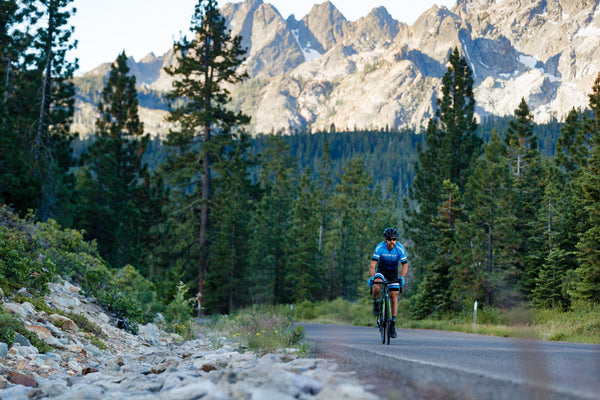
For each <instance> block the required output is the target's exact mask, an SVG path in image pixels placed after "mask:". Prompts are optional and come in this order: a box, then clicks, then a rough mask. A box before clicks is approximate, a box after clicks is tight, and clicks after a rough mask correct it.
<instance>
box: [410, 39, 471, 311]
mask: <svg viewBox="0 0 600 400" xmlns="http://www.w3.org/2000/svg"><path fill="white" fill-rule="evenodd" d="M471 75H472V71H471V69H470V68H469V66H468V65H467V62H466V60H465V58H464V57H461V56H460V54H459V53H458V49H456V48H455V49H454V51H453V53H452V54H451V55H450V57H449V66H448V70H447V71H446V73H445V74H444V77H443V79H442V84H443V86H442V98H441V99H438V109H437V110H436V114H435V117H434V118H432V119H431V120H430V121H429V124H428V126H427V131H426V148H425V149H423V148H421V147H419V149H418V154H419V160H418V163H417V165H416V166H415V181H414V183H413V185H412V186H411V188H410V190H409V198H410V199H411V200H413V201H414V202H416V203H417V204H418V207H417V208H415V209H409V210H407V211H406V212H407V218H405V220H404V227H405V231H406V234H407V235H408V236H409V237H410V239H411V242H412V243H413V246H412V249H413V250H414V255H415V258H413V260H415V261H414V262H413V267H415V268H417V271H418V272H419V273H424V274H426V275H427V274H428V271H430V273H429V274H428V275H427V277H422V276H419V275H417V281H420V279H421V278H423V279H425V280H424V281H425V282H426V284H425V285H424V286H423V288H419V289H418V290H419V295H417V296H416V297H415V303H414V304H415V310H414V313H415V315H419V316H425V315H427V314H428V313H430V312H432V311H433V310H437V309H439V308H440V307H441V308H443V309H446V310H447V309H448V307H449V306H450V304H449V302H448V301H447V299H446V297H447V296H448V295H449V293H448V291H449V290H450V286H449V285H450V280H449V273H450V269H451V268H452V265H453V264H454V262H453V260H452V259H451V258H450V259H447V260H446V261H445V262H444V263H442V264H438V263H437V261H439V260H440V257H441V255H440V251H441V250H440V249H441V248H444V249H446V250H445V251H449V248H450V243H449V242H451V241H452V240H453V239H452V238H450V237H448V235H450V236H452V235H454V228H452V229H450V230H449V231H447V230H445V228H444V229H443V228H442V225H441V224H440V221H439V220H438V218H439V217H438V215H439V212H440V201H443V202H445V201H447V198H446V197H445V194H444V193H445V192H446V193H448V191H450V192H453V191H455V190H456V191H457V195H458V196H459V197H460V196H461V195H462V193H463V192H464V190H465V186H466V183H467V181H468V179H469V177H470V175H471V173H472V168H473V163H474V160H475V159H476V158H477V157H478V156H479V154H480V153H481V145H482V140H481V139H480V138H479V136H477V122H476V120H475V116H474V108H475V99H474V97H473V78H472V76H471ZM451 184H454V185H456V186H455V187H453V188H452V190H450V187H449V186H448V185H451ZM404 207H405V208H408V207H409V203H408V201H405V202H404ZM434 260H436V261H434ZM432 263H433V264H432ZM422 267H424V268H423V269H421V268H422ZM434 271H435V272H434ZM431 290H435V292H431ZM431 298H433V299H435V300H431ZM431 301H433V303H431Z"/></svg>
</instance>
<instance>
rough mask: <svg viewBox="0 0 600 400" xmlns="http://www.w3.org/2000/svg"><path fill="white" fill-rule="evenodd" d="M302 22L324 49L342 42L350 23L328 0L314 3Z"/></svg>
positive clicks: (349, 29)
mask: <svg viewBox="0 0 600 400" xmlns="http://www.w3.org/2000/svg"><path fill="white" fill-rule="evenodd" d="M302 22H303V23H304V24H305V26H306V27H307V28H308V30H310V31H311V32H312V33H313V35H314V37H315V38H316V39H317V40H318V42H319V44H320V45H321V46H322V47H323V49H325V51H327V50H329V49H331V48H332V47H333V46H335V45H336V44H337V43H339V42H342V41H343V39H344V36H346V35H348V34H349V33H350V31H351V25H350V23H349V22H348V21H347V20H346V18H345V17H344V16H343V15H342V13H341V12H340V11H339V10H338V9H337V8H336V7H335V6H334V5H333V3H331V2H330V1H326V2H324V3H321V4H315V5H314V6H313V7H312V9H311V10H310V12H309V13H308V15H306V16H305V17H304V18H302Z"/></svg>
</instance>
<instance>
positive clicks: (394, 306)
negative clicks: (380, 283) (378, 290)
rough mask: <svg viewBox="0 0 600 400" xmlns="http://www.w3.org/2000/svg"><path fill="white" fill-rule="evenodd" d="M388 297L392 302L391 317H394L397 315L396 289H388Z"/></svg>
mask: <svg viewBox="0 0 600 400" xmlns="http://www.w3.org/2000/svg"><path fill="white" fill-rule="evenodd" d="M390 299H391V303H392V318H396V315H398V291H397V290H390Z"/></svg>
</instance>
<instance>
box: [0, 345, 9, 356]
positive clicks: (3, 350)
mask: <svg viewBox="0 0 600 400" xmlns="http://www.w3.org/2000/svg"><path fill="white" fill-rule="evenodd" d="M7 355H8V345H7V344H6V343H4V342H0V357H6V356H7Z"/></svg>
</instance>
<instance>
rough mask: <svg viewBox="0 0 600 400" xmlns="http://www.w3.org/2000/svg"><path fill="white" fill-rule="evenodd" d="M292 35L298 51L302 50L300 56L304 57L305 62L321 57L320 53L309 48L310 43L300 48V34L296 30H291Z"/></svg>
mask: <svg viewBox="0 0 600 400" xmlns="http://www.w3.org/2000/svg"><path fill="white" fill-rule="evenodd" d="M292 35H294V38H295V39H296V43H298V47H300V50H302V54H303V55H304V59H305V60H306V61H308V60H313V59H315V58H319V57H321V53H319V52H318V51H317V50H315V49H313V48H311V46H310V42H308V43H307V44H306V47H303V46H302V44H301V43H300V33H299V32H298V29H292Z"/></svg>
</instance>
